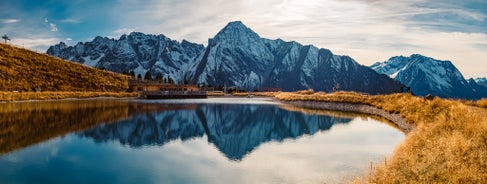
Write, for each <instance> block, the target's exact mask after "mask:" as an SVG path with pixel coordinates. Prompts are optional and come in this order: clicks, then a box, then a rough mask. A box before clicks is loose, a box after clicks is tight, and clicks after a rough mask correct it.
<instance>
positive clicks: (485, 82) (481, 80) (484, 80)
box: [473, 77, 487, 87]
mask: <svg viewBox="0 0 487 184" xmlns="http://www.w3.org/2000/svg"><path fill="white" fill-rule="evenodd" d="M473 80H474V81H475V82H476V83H477V84H478V85H481V86H485V87H487V77H477V78H475V79H473Z"/></svg>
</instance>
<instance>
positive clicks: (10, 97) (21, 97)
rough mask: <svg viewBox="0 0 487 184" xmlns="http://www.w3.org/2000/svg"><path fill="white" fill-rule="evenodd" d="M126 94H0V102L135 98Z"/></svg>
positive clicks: (134, 94)
mask: <svg viewBox="0 0 487 184" xmlns="http://www.w3.org/2000/svg"><path fill="white" fill-rule="evenodd" d="M137 96H138V93H127V92H120V93H118V92H0V102H11V101H25V100H57V99H66V98H93V97H137Z"/></svg>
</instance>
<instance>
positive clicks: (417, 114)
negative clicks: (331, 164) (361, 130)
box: [276, 92, 487, 183]
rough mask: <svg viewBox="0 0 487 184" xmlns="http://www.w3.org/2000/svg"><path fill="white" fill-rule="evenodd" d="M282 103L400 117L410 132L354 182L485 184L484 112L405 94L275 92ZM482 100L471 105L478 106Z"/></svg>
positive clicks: (486, 113)
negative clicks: (361, 108) (352, 107)
mask: <svg viewBox="0 0 487 184" xmlns="http://www.w3.org/2000/svg"><path fill="white" fill-rule="evenodd" d="M276 98H278V99H281V100H312V101H325V102H346V103H359V104H367V105H372V106H375V107H378V108H381V109H384V110H386V111H387V112H390V113H400V114H401V116H402V117H403V118H405V119H406V121H407V122H408V123H411V124H413V125H414V127H415V129H414V131H412V132H411V133H409V134H408V135H407V137H406V139H405V140H404V142H402V143H401V144H399V145H398V146H397V147H396V149H395V151H394V154H393V155H392V156H391V157H390V158H387V162H384V163H382V164H379V165H376V166H375V167H374V169H372V170H371V171H370V174H368V175H367V176H364V178H359V179H356V180H354V181H352V182H357V183H363V182H365V183H487V110H486V109H484V108H478V107H475V106H471V105H467V104H465V103H462V102H461V101H455V100H446V99H440V98H435V99H433V100H426V99H423V98H421V97H415V96H412V95H409V94H391V95H378V96H369V95H364V94H359V93H352V92H338V93H334V94H325V93H321V92H319V93H313V94H303V92H298V93H280V94H278V95H276ZM482 103H485V100H481V101H479V102H476V104H478V105H477V106H481V105H480V104H482Z"/></svg>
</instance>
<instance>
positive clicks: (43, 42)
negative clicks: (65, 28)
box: [10, 38, 59, 52]
mask: <svg viewBox="0 0 487 184" xmlns="http://www.w3.org/2000/svg"><path fill="white" fill-rule="evenodd" d="M58 42H59V39H58V38H13V39H12V41H11V42H10V43H11V44H13V45H16V46H18V47H24V48H29V49H31V50H33V51H37V52H44V51H46V49H47V48H48V47H49V46H51V45H54V44H56V43H58Z"/></svg>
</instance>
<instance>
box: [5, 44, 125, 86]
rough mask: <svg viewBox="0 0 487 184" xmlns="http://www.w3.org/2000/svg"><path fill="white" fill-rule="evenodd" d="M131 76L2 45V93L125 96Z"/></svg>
mask: <svg viewBox="0 0 487 184" xmlns="http://www.w3.org/2000/svg"><path fill="white" fill-rule="evenodd" d="M128 78H129V76H126V75H121V74H117V73H114V72H109V71H104V70H99V69H95V68H91V67H87V66H84V65H81V64H78V63H75V62H70V61H65V60H61V59H59V58H55V57H51V56H48V55H46V54H39V53H36V52H32V51H29V50H26V49H21V48H17V47H13V46H10V45H6V44H0V91H20V92H27V91H34V88H35V87H36V86H37V87H38V88H40V90H42V91H99V92H106V91H110V92H123V91H126V90H127V89H128Z"/></svg>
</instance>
